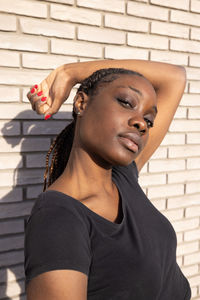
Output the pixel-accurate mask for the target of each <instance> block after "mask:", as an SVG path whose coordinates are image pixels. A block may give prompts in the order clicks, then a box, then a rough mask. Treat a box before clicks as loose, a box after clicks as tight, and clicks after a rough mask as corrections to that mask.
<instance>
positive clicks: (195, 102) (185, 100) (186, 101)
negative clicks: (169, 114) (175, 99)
mask: <svg viewBox="0 0 200 300" xmlns="http://www.w3.org/2000/svg"><path fill="white" fill-rule="evenodd" d="M181 106H187V107H188V106H200V101H199V95H195V94H193V95H192V94H183V97H182V99H181Z"/></svg>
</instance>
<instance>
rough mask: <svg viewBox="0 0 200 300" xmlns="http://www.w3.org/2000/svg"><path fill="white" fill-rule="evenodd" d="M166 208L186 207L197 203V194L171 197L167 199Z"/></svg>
mask: <svg viewBox="0 0 200 300" xmlns="http://www.w3.org/2000/svg"><path fill="white" fill-rule="evenodd" d="M167 204H168V205H167V208H168V209H171V208H180V207H188V206H191V205H195V204H199V195H185V196H181V197H171V198H169V199H168V202H167Z"/></svg>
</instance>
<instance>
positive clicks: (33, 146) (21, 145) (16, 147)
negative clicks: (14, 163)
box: [0, 137, 50, 153]
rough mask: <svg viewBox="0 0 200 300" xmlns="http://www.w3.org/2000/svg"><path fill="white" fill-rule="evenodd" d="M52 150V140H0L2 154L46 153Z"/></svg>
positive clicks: (10, 138)
mask: <svg viewBox="0 0 200 300" xmlns="http://www.w3.org/2000/svg"><path fill="white" fill-rule="evenodd" d="M49 148H50V138H44V137H43V138H32V137H30V138H29V137H26V138H12V137H9V138H7V139H6V141H5V139H4V138H0V149H1V152H2V153H4V152H5V153H8V152H26V151H30V152H33V151H45V150H49Z"/></svg>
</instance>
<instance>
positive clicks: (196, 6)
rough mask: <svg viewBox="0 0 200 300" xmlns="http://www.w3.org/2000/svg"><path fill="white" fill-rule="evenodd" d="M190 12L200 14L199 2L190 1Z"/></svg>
mask: <svg viewBox="0 0 200 300" xmlns="http://www.w3.org/2000/svg"><path fill="white" fill-rule="evenodd" d="M191 11H193V12H197V13H200V3H199V0H191Z"/></svg>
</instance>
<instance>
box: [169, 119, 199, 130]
mask: <svg viewBox="0 0 200 300" xmlns="http://www.w3.org/2000/svg"><path fill="white" fill-rule="evenodd" d="M199 127H200V121H199V120H173V122H172V123H171V125H170V127H169V131H170V132H173V131H175V132H187V131H191V132H196V131H199Z"/></svg>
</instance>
